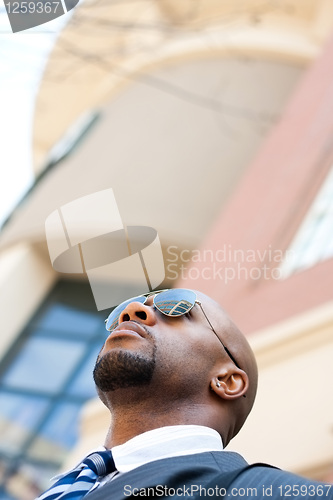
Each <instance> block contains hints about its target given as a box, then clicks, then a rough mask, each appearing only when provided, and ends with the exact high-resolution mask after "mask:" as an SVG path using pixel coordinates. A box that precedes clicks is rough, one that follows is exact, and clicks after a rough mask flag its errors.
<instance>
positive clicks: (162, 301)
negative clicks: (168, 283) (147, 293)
mask: <svg viewBox="0 0 333 500" xmlns="http://www.w3.org/2000/svg"><path fill="white" fill-rule="evenodd" d="M195 300H196V294H195V293H194V292H192V290H184V289H182V288H176V289H175V290H167V291H166V292H162V293H158V294H157V295H155V297H154V305H155V306H156V307H157V309H158V310H159V311H160V312H161V313H163V314H165V315H166V316H182V315H183V314H186V313H188V312H189V311H190V310H191V309H192V307H193V306H194V304H195Z"/></svg>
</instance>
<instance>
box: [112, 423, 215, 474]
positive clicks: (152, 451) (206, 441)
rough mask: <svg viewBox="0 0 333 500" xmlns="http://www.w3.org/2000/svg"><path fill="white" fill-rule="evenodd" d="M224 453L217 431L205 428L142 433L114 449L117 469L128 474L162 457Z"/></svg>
mask: <svg viewBox="0 0 333 500" xmlns="http://www.w3.org/2000/svg"><path fill="white" fill-rule="evenodd" d="M221 450H223V443H222V439H221V436H220V435H219V434H218V432H216V431H215V430H214V429H211V428H209V427H204V426H201V425H174V426H168V427H160V428H158V429H153V430H151V431H148V432H144V433H143V434H139V435H138V436H135V437H134V438H132V439H130V440H129V441H127V442H126V443H124V444H121V445H119V446H115V447H113V448H112V455H113V459H114V461H115V464H116V467H117V470H118V471H119V472H128V471H130V470H132V469H135V468H136V467H139V466H141V465H144V464H146V463H148V462H153V461H154V460H160V459H162V458H169V457H179V456H182V455H193V454H195V453H203V452H207V451H221Z"/></svg>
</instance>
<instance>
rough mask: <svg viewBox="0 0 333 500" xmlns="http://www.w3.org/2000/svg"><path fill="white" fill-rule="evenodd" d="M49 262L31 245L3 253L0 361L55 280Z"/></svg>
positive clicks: (0, 272) (1, 256)
mask: <svg viewBox="0 0 333 500" xmlns="http://www.w3.org/2000/svg"><path fill="white" fill-rule="evenodd" d="M55 276H56V273H55V272H54V271H53V269H52V267H51V265H50V263H49V262H47V261H46V260H45V258H44V257H42V256H41V255H40V254H39V253H38V251H37V250H35V249H34V248H33V247H32V246H29V245H25V244H23V243H22V244H20V245H17V246H15V247H12V248H9V250H7V251H2V252H1V253H0V325H1V335H0V359H1V358H2V357H3V355H4V354H5V353H6V351H7V349H8V348H9V347H10V346H11V344H12V343H13V342H14V341H15V339H16V337H17V335H19V333H20V332H21V330H22V329H23V328H24V327H25V326H26V323H27V322H28V320H29V318H30V317H31V315H32V314H33V313H34V312H35V310H36V309H37V307H39V305H40V302H41V301H42V300H43V299H44V297H45V295H46V294H47V292H48V291H49V290H50V288H51V286H52V285H53V283H54V281H55Z"/></svg>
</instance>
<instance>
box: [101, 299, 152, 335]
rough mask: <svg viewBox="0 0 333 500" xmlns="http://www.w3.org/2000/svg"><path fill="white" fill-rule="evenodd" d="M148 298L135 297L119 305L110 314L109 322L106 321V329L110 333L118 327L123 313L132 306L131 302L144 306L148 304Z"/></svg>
mask: <svg viewBox="0 0 333 500" xmlns="http://www.w3.org/2000/svg"><path fill="white" fill-rule="evenodd" d="M146 300H147V299H146V297H142V296H139V297H133V298H132V299H128V300H126V301H125V302H123V303H122V304H119V306H117V307H115V308H114V309H113V311H112V312H111V313H110V314H109V316H108V318H107V320H106V321H105V328H106V329H107V330H108V331H109V332H112V330H114V329H115V328H116V327H117V326H118V321H119V316H120V315H121V313H122V312H123V310H124V309H126V307H127V306H128V304H130V303H131V302H140V303H141V304H144V303H145V302H146Z"/></svg>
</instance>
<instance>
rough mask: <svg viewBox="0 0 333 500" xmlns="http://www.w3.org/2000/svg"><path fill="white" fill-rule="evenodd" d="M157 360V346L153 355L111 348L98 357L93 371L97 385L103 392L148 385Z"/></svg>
mask: <svg viewBox="0 0 333 500" xmlns="http://www.w3.org/2000/svg"><path fill="white" fill-rule="evenodd" d="M155 362H156V347H155V345H154V346H153V350H152V353H151V356H149V357H148V356H147V355H146V356H144V355H142V354H141V355H140V354H137V353H133V352H129V351H122V350H111V351H109V352H108V353H106V354H104V355H103V356H102V357H101V358H100V359H99V358H97V361H96V365H95V368H94V371H93V377H94V381H95V384H96V387H97V388H98V389H99V390H100V391H102V392H111V391H115V390H116V389H124V388H127V387H138V386H144V385H148V384H149V383H150V381H151V379H152V376H153V373H154V369H155Z"/></svg>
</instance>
